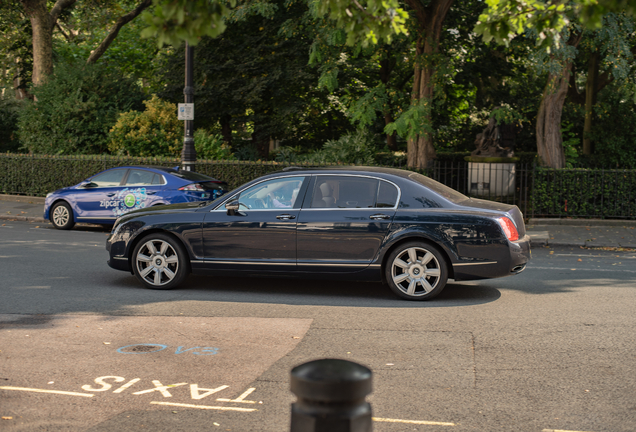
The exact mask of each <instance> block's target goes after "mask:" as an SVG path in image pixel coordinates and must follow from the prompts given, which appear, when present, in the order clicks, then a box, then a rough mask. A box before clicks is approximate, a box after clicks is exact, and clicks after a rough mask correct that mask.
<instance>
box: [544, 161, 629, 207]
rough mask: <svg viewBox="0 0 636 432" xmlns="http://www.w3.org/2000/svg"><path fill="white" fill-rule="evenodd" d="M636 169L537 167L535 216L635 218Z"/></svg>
mask: <svg viewBox="0 0 636 432" xmlns="http://www.w3.org/2000/svg"><path fill="white" fill-rule="evenodd" d="M634 191H636V170H590V169H560V170H555V169H550V168H537V169H536V171H535V174H534V189H533V193H532V205H533V212H534V214H535V215H537V216H559V217H597V218H606V217H620V218H630V219H634V218H636V200H635V199H634V198H635V196H636V192H634Z"/></svg>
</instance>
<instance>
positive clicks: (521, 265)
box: [453, 235, 531, 281]
mask: <svg viewBox="0 0 636 432" xmlns="http://www.w3.org/2000/svg"><path fill="white" fill-rule="evenodd" d="M487 252H488V253H487V254H485V253H484V254H480V258H479V259H477V260H473V261H463V262H458V263H454V264H453V273H454V275H455V278H454V279H455V280H458V281H459V280H475V279H490V278H499V277H505V276H512V275H515V274H519V273H521V272H522V271H523V270H525V268H526V264H527V263H528V261H530V257H531V251H530V236H529V235H525V236H524V237H523V238H521V239H519V240H517V241H514V242H506V241H504V242H501V243H500V244H499V245H489V246H488V249H487Z"/></svg>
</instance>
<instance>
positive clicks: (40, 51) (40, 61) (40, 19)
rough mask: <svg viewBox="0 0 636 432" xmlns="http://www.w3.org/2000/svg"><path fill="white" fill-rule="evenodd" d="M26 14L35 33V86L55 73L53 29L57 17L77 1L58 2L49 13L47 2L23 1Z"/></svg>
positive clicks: (33, 39)
mask: <svg viewBox="0 0 636 432" xmlns="http://www.w3.org/2000/svg"><path fill="white" fill-rule="evenodd" d="M21 2H22V6H23V7H24V12H25V13H26V15H27V16H28V17H29V20H30V21H31V29H32V33H33V37H32V41H33V75H32V78H31V79H32V81H33V84H34V85H36V86H37V85H40V84H42V83H43V82H44V81H46V78H47V77H48V76H49V75H51V74H52V73H53V28H54V27H55V23H56V22H57V17H58V16H59V15H60V12H62V10H63V9H64V8H67V7H69V6H71V5H72V4H73V3H75V2H76V0H57V1H56V2H55V4H54V5H53V8H52V9H51V12H50V13H49V11H48V9H47V8H46V0H21Z"/></svg>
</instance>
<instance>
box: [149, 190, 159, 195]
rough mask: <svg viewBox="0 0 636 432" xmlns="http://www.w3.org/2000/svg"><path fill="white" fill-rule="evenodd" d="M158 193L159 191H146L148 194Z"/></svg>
mask: <svg viewBox="0 0 636 432" xmlns="http://www.w3.org/2000/svg"><path fill="white" fill-rule="evenodd" d="M156 193H157V191H150V192H146V195H154V194H156Z"/></svg>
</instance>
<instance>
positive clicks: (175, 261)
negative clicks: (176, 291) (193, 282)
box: [132, 233, 190, 290]
mask: <svg viewBox="0 0 636 432" xmlns="http://www.w3.org/2000/svg"><path fill="white" fill-rule="evenodd" d="M132 268H133V273H134V274H135V276H137V279H139V281H140V282H141V283H142V284H144V285H145V286H146V287H147V288H151V289H161V290H167V289H173V288H176V287H178V286H179V285H180V284H181V282H183V280H184V279H185V278H186V276H187V275H188V273H189V272H190V266H189V262H188V254H187V253H186V252H185V250H184V249H183V246H182V245H181V243H180V242H179V241H178V240H176V239H175V238H174V237H172V236H170V235H167V234H162V233H151V234H148V235H147V236H146V237H144V238H142V239H141V240H140V241H139V243H137V246H135V249H134V251H133V255H132Z"/></svg>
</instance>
